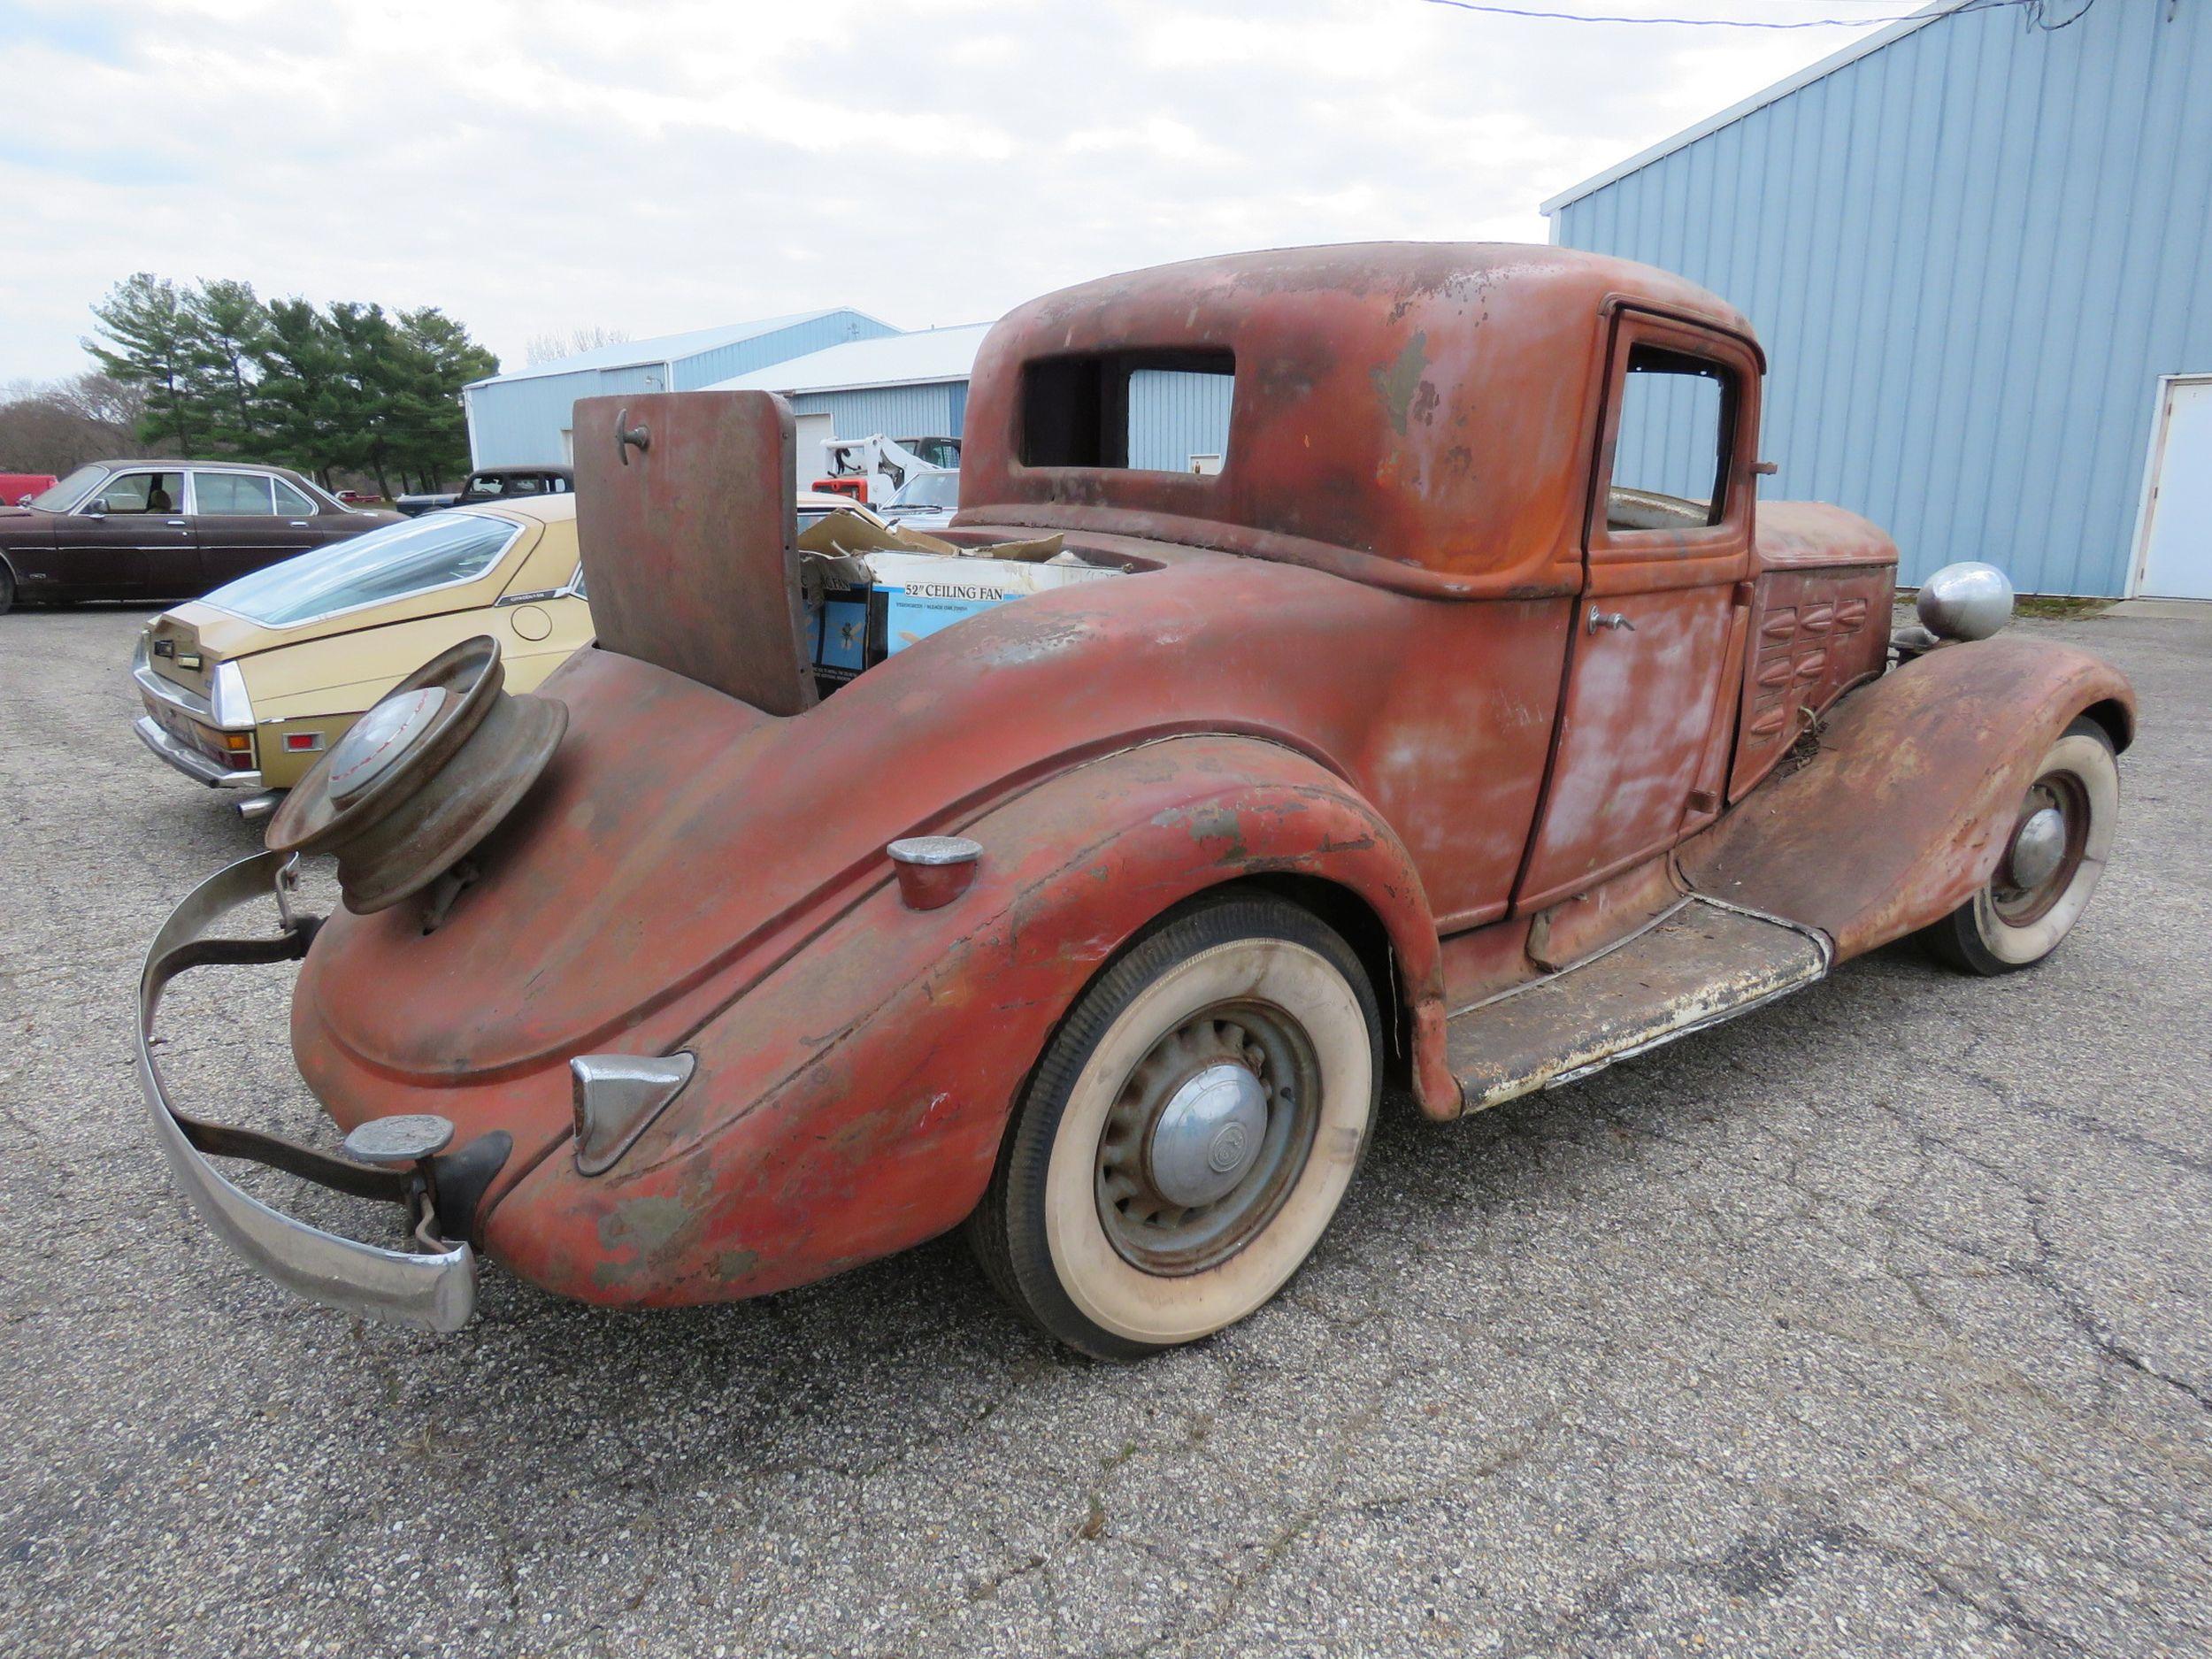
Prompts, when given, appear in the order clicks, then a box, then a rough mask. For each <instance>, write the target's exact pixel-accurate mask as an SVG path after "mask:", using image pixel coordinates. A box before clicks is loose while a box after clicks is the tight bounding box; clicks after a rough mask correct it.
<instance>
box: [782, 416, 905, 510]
mask: <svg viewBox="0 0 2212 1659" xmlns="http://www.w3.org/2000/svg"><path fill="white" fill-rule="evenodd" d="M791 425H792V427H793V430H794V434H795V439H796V442H795V443H794V444H793V446H792V448H793V454H792V457H791V464H792V467H793V469H794V470H795V472H797V473H798V477H797V478H796V479H795V480H793V481H794V482H795V483H796V484H797V485H798V487H799V489H800V491H801V493H802V494H803V493H804V492H805V491H807V490H810V489H812V488H814V480H816V479H818V478H819V477H821V476H822V474H823V473H825V472H828V471H829V457H827V456H826V455H824V454H823V453H822V445H823V444H824V443H825V442H827V441H828V440H830V439H832V438H834V437H835V436H836V435H837V422H836V419H835V418H834V417H833V416H829V415H800V416H797V417H795V418H794V419H793V420H792V422H791ZM882 504H883V503H881V502H878V503H876V505H877V506H879V507H880V506H881V505H882Z"/></svg>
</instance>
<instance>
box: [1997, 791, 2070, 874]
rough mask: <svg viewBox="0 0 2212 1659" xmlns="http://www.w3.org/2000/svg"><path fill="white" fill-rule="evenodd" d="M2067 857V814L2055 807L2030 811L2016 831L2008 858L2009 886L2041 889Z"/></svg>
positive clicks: (2006, 867) (2006, 857)
mask: <svg viewBox="0 0 2212 1659" xmlns="http://www.w3.org/2000/svg"><path fill="white" fill-rule="evenodd" d="M2065 857H2066V815H2065V813H2063V812H2062V811H2060V810H2058V808H2056V807H2055V806H2047V807H2043V808H2040V809H2039V810H2036V811H2033V812H2031V813H2029V814H2028V816H2027V817H2026V818H2023V819H2022V820H2021V822H2020V827H2019V828H2018V829H2016V830H2015V831H2014V832H2013V835H2012V850H2011V851H2010V852H2009V853H2008V854H2007V855H2006V856H2005V871H2006V875H2007V878H2008V883H2009V885H2010V886H2012V887H2017V888H2021V889H2026V888H2031V887H2041V886H2042V885H2043V884H2044V883H2045V882H2046V881H2048V880H2049V879H2051V878H2052V877H2053V876H2055V875H2056V874H2057V873H2058V867H2059V865H2060V864H2062V863H2063V862H2064V860H2065Z"/></svg>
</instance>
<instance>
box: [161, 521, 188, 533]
mask: <svg viewBox="0 0 2212 1659" xmlns="http://www.w3.org/2000/svg"><path fill="white" fill-rule="evenodd" d="M162 522H163V523H164V524H165V525H167V526H169V527H170V528H171V529H172V530H181V529H183V528H184V520H183V519H181V518H165V519H163V520H162Z"/></svg>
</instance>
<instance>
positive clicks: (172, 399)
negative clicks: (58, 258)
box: [82, 271, 209, 455]
mask: <svg viewBox="0 0 2212 1659" xmlns="http://www.w3.org/2000/svg"><path fill="white" fill-rule="evenodd" d="M92 314H93V316H94V317H96V319H99V323H100V327H101V331H102V333H103V334H104V335H105V336H106V341H105V342H103V341H101V340H99V339H88V340H86V341H84V342H82V343H83V346H84V348H85V349H86V350H88V351H89V352H90V353H91V354H92V356H93V357H94V358H95V360H96V361H97V362H98V364H99V365H100V368H101V371H102V372H103V373H106V374H109V375H111V376H113V377H114V378H115V379H116V380H120V381H122V382H123V383H124V384H125V385H127V386H140V387H143V388H145V389H146V393H147V399H146V416H145V423H144V425H143V426H141V427H140V429H139V435H140V436H141V437H142V438H143V439H144V440H145V441H146V442H149V443H155V444H158V443H160V442H163V441H164V440H165V439H167V438H171V437H173V438H174V439H175V442H176V449H177V452H178V453H179V454H181V455H189V454H191V453H192V451H193V449H195V448H196V447H197V444H198V441H199V440H200V439H201V438H202V437H203V436H204V435H205V434H206V432H207V430H208V426H209V422H208V420H207V419H206V415H205V412H204V402H205V400H204V396H203V395H202V391H201V388H200V385H199V383H198V380H197V379H196V356H195V343H196V342H195V329H194V326H193V321H192V318H191V314H190V312H189V311H188V309H187V306H186V303H185V300H184V298H183V296H181V295H180V294H179V293H178V292H177V285H176V284H175V283H173V282H172V281H170V280H168V279H167V278H165V277H157V276H155V275H153V274H152V273H150V272H145V271H141V272H138V273H136V274H134V275H133V276H131V277H130V278H128V279H127V280H124V281H121V282H119V283H117V284H116V285H115V287H114V288H111V289H110V290H109V292H108V296H107V297H106V298H105V299H104V300H102V301H101V302H100V303H98V304H96V305H95V306H94V307H93V308H92Z"/></svg>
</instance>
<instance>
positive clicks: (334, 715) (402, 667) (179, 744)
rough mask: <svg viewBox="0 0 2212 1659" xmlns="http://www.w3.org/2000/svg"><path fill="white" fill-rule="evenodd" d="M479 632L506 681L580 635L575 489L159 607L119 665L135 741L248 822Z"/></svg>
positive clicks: (408, 525)
mask: <svg viewBox="0 0 2212 1659" xmlns="http://www.w3.org/2000/svg"><path fill="white" fill-rule="evenodd" d="M798 509H799V528H800V530H801V531H802V533H803V532H804V531H805V530H807V529H808V528H809V527H810V526H812V525H813V524H815V523H818V522H819V521H820V520H821V519H822V518H825V517H826V516H827V515H829V514H831V513H833V512H839V511H844V512H849V513H852V514H854V515H856V517H858V518H864V519H865V520H867V522H868V523H869V524H870V525H872V526H875V527H876V528H877V529H878V530H882V529H883V520H882V519H881V518H878V517H877V516H876V515H875V514H873V513H872V512H870V511H868V510H867V509H866V508H864V507H861V506H858V505H856V503H854V502H852V501H851V500H849V499H848V498H847V497H845V496H843V495H822V494H819V493H817V492H814V491H803V492H801V494H800V495H799V498H798ZM478 634H490V635H491V636H492V637H493V638H495V639H496V640H497V641H499V646H500V656H501V658H502V660H503V664H504V665H505V671H506V685H507V688H508V689H509V690H510V691H530V690H533V689H534V688H535V687H536V686H537V684H538V682H539V681H541V680H543V679H544V678H545V677H546V676H547V675H548V674H549V673H551V672H553V671H554V669H556V668H557V667H558V666H559V665H560V664H561V663H562V662H563V661H564V660H565V659H566V657H567V656H568V654H569V653H570V652H571V651H573V650H575V649H577V648H578V647H579V646H581V645H585V644H588V643H589V642H590V640H591V637H592V626H591V611H590V608H589V607H588V605H587V604H586V603H585V601H584V586H583V573H582V570H581V568H580V565H579V562H578V559H577V555H576V497H575V496H573V495H536V496H524V497H518V498H516V499H513V500H509V501H502V502H498V503H491V502H486V503H479V504H476V505H472V506H468V507H457V508H454V509H452V510H450V511H445V512H435V513H430V514H427V515H426V516H425V517H423V518H409V519H405V520H403V521H402V522H400V523H398V524H392V525H387V526H383V527H382V528H381V529H377V530H372V531H370V532H369V533H368V534H365V535H359V536H356V537H354V538H353V539H352V540H351V541H343V542H338V543H335V544H334V545H332V546H329V547H323V548H317V549H314V550H313V551H311V552H307V553H303V554H301V555H300V556H299V557H296V558H291V559H287V560H285V561H284V562H283V563H282V564H280V565H269V566H267V567H265V569H262V570H257V571H255V572H253V573H252V574H250V575H248V576H242V577H241V578H239V580H236V581H234V582H232V583H230V584H229V585H228V586H227V587H223V588H217V589H216V590H215V591H214V592H213V593H211V594H208V595H205V596H204V597H203V598H199V599H195V600H193V601H191V602H190V603H188V604H181V605H179V606H177V607H176V608H175V609H174V610H172V611H163V612H162V613H161V615H159V616H158V617H157V618H154V619H153V621H152V622H150V623H149V624H148V625H147V626H146V629H145V632H144V633H142V634H141V635H140V636H139V641H138V649H137V654H136V656H135V657H134V659H133V661H132V664H131V673H132V676H133V677H134V679H135V680H137V682H138V692H139V696H140V699H141V700H142V702H143V703H145V705H146V711H145V713H144V714H142V715H141V716H140V717H139V718H138V721H137V730H138V735H139V738H140V739H141V741H143V742H144V743H145V745H146V747H147V748H148V749H151V750H153V752H154V753H155V754H157V755H158V756H160V757H162V759H164V760H165V761H167V762H168V763H169V764H171V765H172V766H174V767H175V768H176V769H177V770H178V771H179V772H183V773H184V774H185V775H186V776H187V777H188V778H192V779H194V780H197V781H198V782H201V783H204V784H211V785H213V786H214V787H217V788H219V789H235V790H240V791H242V792H243V793H242V794H241V795H240V796H239V797H238V807H239V810H241V811H242V812H244V813H245V814H246V815H247V816H248V817H251V818H257V817H259V816H261V815H262V814H263V813H265V812H266V811H268V810H271V809H272V808H273V806H274V805H275V804H276V802H277V799H278V796H279V795H280V792H281V791H283V790H286V789H288V788H290V787H292V786H293V784H295V783H296V782H297V781H298V780H299V779H300V777H301V776H302V775H303V773H304V772H306V771H307V769H308V768H309V767H310V766H311V765H313V764H315V761H316V758H317V757H319V756H320V755H321V754H322V752H323V751H324V750H325V749H328V748H329V747H330V746H331V745H332V744H333V743H334V742H336V741H338V739H339V738H340V737H341V736H342V735H343V734H344V733H345V730H346V728H347V727H348V726H351V725H352V724H353V722H354V721H355V720H356V719H357V718H359V716H360V715H361V713H362V712H363V711H364V710H366V709H367V708H369V706H370V705H371V704H373V703H375V702H376V700H377V699H378V698H379V697H380V696H382V695H384V694H385V693H386V692H387V691H389V690H390V689H391V688H392V687H393V686H395V685H396V684H397V683H398V682H399V681H400V680H403V679H404V678H405V677H406V676H407V675H409V674H411V673H412V672H414V671H415V670H416V669H418V668H419V667H421V666H422V664H425V663H426V662H428V661H429V660H430V659H431V658H432V657H435V656H436V655H437V654H438V653H439V652H440V651H442V650H444V649H446V648H447V647H448V646H449V645H457V644H458V643H460V641H463V640H466V639H472V638H474V637H475V636H476V635H478Z"/></svg>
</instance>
